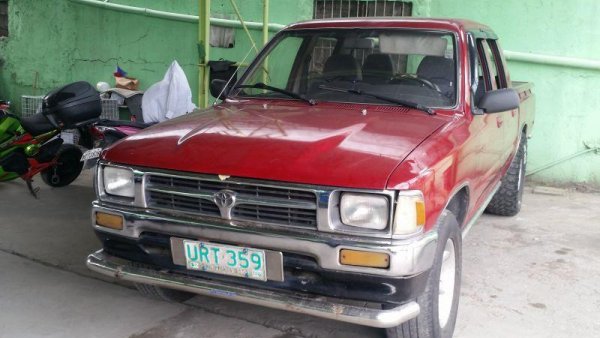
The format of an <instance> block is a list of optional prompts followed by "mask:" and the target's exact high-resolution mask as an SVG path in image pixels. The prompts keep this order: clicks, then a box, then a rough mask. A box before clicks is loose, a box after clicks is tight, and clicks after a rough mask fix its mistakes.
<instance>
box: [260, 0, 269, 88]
mask: <svg viewBox="0 0 600 338" xmlns="http://www.w3.org/2000/svg"><path fill="white" fill-rule="evenodd" d="M265 27H269V0H263V31H262V33H263V46H264V45H266V44H267V42H269V30H268V29H265ZM268 69H269V59H267V58H265V62H264V63H263V83H267V81H268V78H269V76H268Z"/></svg>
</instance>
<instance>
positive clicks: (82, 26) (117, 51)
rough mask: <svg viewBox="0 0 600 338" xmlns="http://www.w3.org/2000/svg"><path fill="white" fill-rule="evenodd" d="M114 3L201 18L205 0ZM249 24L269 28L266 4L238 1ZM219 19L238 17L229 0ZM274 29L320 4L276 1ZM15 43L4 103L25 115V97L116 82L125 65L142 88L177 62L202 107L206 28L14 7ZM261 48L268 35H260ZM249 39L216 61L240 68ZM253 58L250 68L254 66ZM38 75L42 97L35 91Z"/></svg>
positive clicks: (7, 55) (6, 56) (3, 67)
mask: <svg viewBox="0 0 600 338" xmlns="http://www.w3.org/2000/svg"><path fill="white" fill-rule="evenodd" d="M111 2H113V3H118V4H123V5H130V6H138V7H144V8H151V9H155V10H163V11H169V12H175V13H182V14H192V15H198V1H197V0H163V1H152V0H116V1H111ZM237 4H238V7H239V9H240V11H241V13H242V15H243V17H244V19H245V20H247V21H262V0H243V1H239V0H238V1H237ZM211 12H212V13H213V14H221V15H227V16H229V17H231V18H234V14H233V13H234V12H233V9H232V7H231V4H230V1H229V0H213V1H212V9H211ZM270 12H271V20H270V21H271V22H274V23H280V24H287V23H290V22H294V21H298V20H304V19H310V18H311V17H312V1H311V0H300V1H281V0H279V1H271V5H270ZM9 13H10V16H9V18H10V20H9V25H10V27H9V28H10V32H9V37H8V38H5V39H1V40H0V97H3V98H9V99H11V100H12V101H13V102H14V103H15V105H14V108H15V111H17V112H18V111H19V110H20V96H21V95H41V94H43V93H45V92H47V91H48V90H50V89H52V88H54V87H56V86H59V85H62V84H65V83H68V82H71V81H75V80H86V81H89V82H91V83H93V84H95V83H96V82H98V81H106V82H108V83H110V84H113V83H114V79H113V77H112V73H113V71H114V69H115V66H116V65H117V64H119V65H120V66H121V67H122V68H123V69H125V70H126V71H128V72H129V75H130V76H134V77H137V78H138V79H140V81H141V89H146V88H148V86H150V85H151V84H153V83H155V82H157V81H159V80H160V79H162V77H163V75H164V72H165V71H166V70H167V68H168V66H169V65H170V63H171V62H172V60H175V59H176V60H177V61H178V62H179V64H180V65H181V66H182V68H183V69H184V71H185V73H186V75H187V77H188V81H189V82H190V85H191V87H192V93H193V95H194V100H196V96H197V92H198V68H197V64H198V48H197V42H198V26H197V25H196V24H193V23H188V22H181V21H174V20H168V19H160V18H153V17H147V16H142V15H136V14H130V13H122V12H117V11H113V10H106V9H101V8H96V7H89V6H85V5H80V4H75V3H73V2H71V1H69V0H52V1H40V0H9ZM252 35H253V38H254V39H255V41H256V43H257V44H258V47H259V48H260V46H261V43H262V35H261V32H260V31H253V32H252ZM250 46H251V44H250V42H249V39H248V38H247V36H246V35H245V33H244V32H243V30H241V29H237V30H236V45H235V48H233V49H223V48H212V49H211V59H213V60H216V59H219V58H221V57H223V58H225V59H230V60H235V61H239V60H241V59H242V58H243V57H244V56H245V55H246V54H247V52H248V51H249V50H250V48H251V47H250ZM253 55H254V52H252V53H251V54H250V56H249V58H248V60H247V61H250V60H251V59H252V56H253ZM36 72H37V74H38V75H37V78H38V80H37V88H38V89H37V90H35V89H34V88H33V86H34V82H35V78H36V75H35V74H36Z"/></svg>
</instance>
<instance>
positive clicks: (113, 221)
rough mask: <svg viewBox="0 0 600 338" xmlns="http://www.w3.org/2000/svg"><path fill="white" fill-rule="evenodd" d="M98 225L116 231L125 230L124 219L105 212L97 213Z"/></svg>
mask: <svg viewBox="0 0 600 338" xmlns="http://www.w3.org/2000/svg"><path fill="white" fill-rule="evenodd" d="M96 224H97V225H99V226H102V227H105V228H110V229H114V230H123V217H122V216H118V215H113V214H107V213H104V212H96Z"/></svg>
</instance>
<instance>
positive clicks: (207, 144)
mask: <svg viewBox="0 0 600 338" xmlns="http://www.w3.org/2000/svg"><path fill="white" fill-rule="evenodd" d="M211 92H212V93H213V96H215V97H219V98H220V99H222V102H221V103H220V104H217V105H215V106H213V107H211V108H209V109H206V110H198V111H195V112H193V113H191V114H188V115H186V116H183V117H181V118H177V119H174V120H171V121H167V122H164V123H161V124H158V125H156V126H154V127H151V128H149V129H147V130H145V131H143V132H141V133H139V134H137V135H134V136H131V137H129V138H126V139H124V140H122V141H121V142H119V143H117V144H115V145H114V146H113V147H111V148H109V149H108V150H106V151H105V152H104V153H103V154H102V156H101V158H100V161H99V164H98V169H97V175H96V181H95V186H96V190H97V197H98V198H97V200H96V201H94V202H93V208H92V221H93V227H94V230H95V231H96V233H97V235H98V237H99V238H100V240H101V241H102V243H103V249H102V250H100V251H98V252H96V253H93V254H91V255H90V256H89V257H88V260H87V265H88V267H89V268H90V269H92V270H94V271H97V272H99V273H102V274H105V275H109V276H114V277H116V278H120V279H123V280H127V281H131V282H134V283H135V284H136V286H137V288H138V289H139V290H140V291H141V292H142V293H144V294H146V295H149V296H154V297H159V298H162V299H166V300H171V301H182V300H185V299H187V298H189V297H191V296H192V295H194V294H203V295H209V296H214V297H221V298H226V299H231V300H237V301H240V302H246V303H251V304H256V305H262V306H267V307H273V308H278V309H285V310H289V311H295V312H299V313H304V314H309V315H314V316H319V317H324V318H330V319H335V320H340V321H346V322H351V323H356V324H362V325H367V326H373V327H381V328H386V329H387V334H388V336H390V337H417V336H418V337H449V336H451V335H452V333H453V330H454V325H455V321H456V316H457V308H458V298H459V294H460V292H459V289H460V281H461V256H462V249H461V245H462V244H461V243H462V237H464V236H465V234H466V233H467V232H468V230H469V228H470V227H471V226H472V225H473V223H475V221H476V220H477V218H478V216H479V215H480V214H481V213H482V212H483V211H484V210H487V211H488V212H490V213H494V214H498V215H507V216H511V215H515V214H516V213H518V212H519V209H520V206H521V198H522V193H523V180H524V171H525V165H526V159H527V157H526V153H527V138H528V136H529V134H530V133H531V130H532V127H533V115H534V97H533V94H532V92H531V84H527V83H515V82H511V80H510V77H509V73H508V69H507V65H506V62H505V59H504V57H503V55H502V50H501V49H500V47H499V43H498V39H497V37H496V35H495V34H494V33H493V31H492V30H491V29H490V28H488V27H486V26H484V25H481V24H478V23H475V22H470V21H464V20H448V19H409V18H373V19H367V20H360V19H343V20H324V21H323V20H318V21H308V22H301V23H296V24H292V25H290V26H288V27H286V28H285V29H284V30H282V31H281V32H279V33H278V34H277V35H276V36H275V37H274V38H273V39H272V40H271V41H270V43H269V44H268V45H267V46H266V47H265V48H264V49H263V50H262V51H261V53H260V54H259V55H258V56H257V58H256V59H255V60H254V61H253V62H252V63H251V65H250V66H249V68H248V69H247V71H246V72H244V74H243V75H242V76H241V77H240V79H239V80H238V81H237V82H235V84H230V83H226V82H225V81H219V80H214V81H213V82H212V83H211Z"/></svg>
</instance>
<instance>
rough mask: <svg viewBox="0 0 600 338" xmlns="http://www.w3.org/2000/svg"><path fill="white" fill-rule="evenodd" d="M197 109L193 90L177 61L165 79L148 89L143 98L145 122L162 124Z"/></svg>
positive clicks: (170, 67) (172, 64)
mask: <svg viewBox="0 0 600 338" xmlns="http://www.w3.org/2000/svg"><path fill="white" fill-rule="evenodd" d="M194 109H196V105H195V104H194V103H192V90H191V89H190V85H189V84H188V81H187V77H186V76H185V73H184V72H183V69H181V67H180V66H179V64H178V63H177V61H173V63H171V66H169V69H168V70H167V73H166V74H165V77H164V78H163V79H162V80H161V81H160V82H157V83H155V84H153V85H152V86H150V88H148V90H146V92H145V93H144V97H143V98H142V112H143V114H144V122H162V121H165V120H169V119H172V118H175V117H178V116H181V115H185V114H187V113H189V112H192V111H193V110H194Z"/></svg>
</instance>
